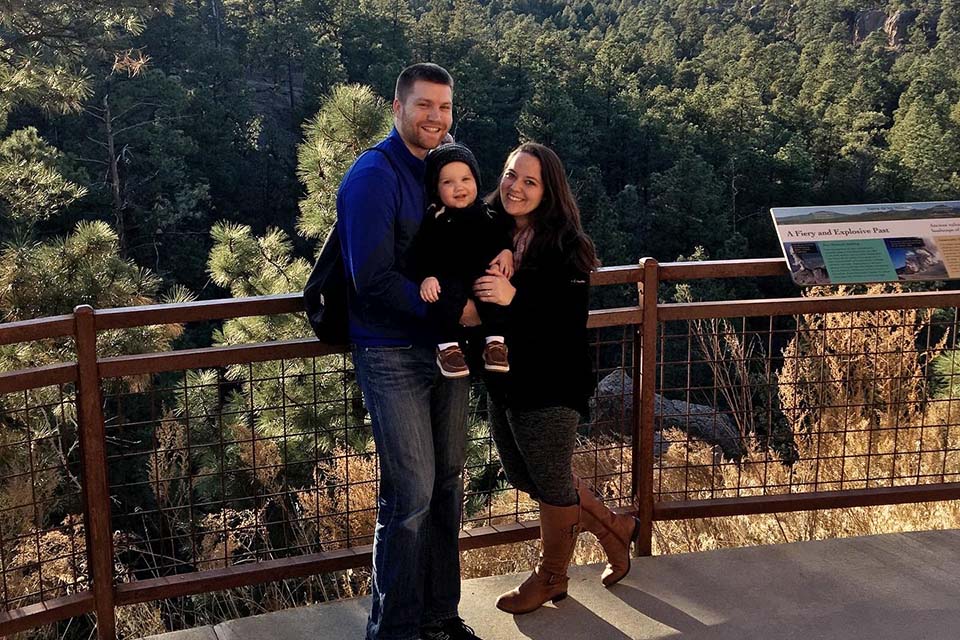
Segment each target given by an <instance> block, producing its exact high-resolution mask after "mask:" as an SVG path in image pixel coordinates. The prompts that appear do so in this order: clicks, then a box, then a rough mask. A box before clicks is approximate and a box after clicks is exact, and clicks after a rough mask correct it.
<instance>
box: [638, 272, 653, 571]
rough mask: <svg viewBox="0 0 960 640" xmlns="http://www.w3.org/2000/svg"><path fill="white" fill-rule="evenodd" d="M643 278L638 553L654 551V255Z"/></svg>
mask: <svg viewBox="0 0 960 640" xmlns="http://www.w3.org/2000/svg"><path fill="white" fill-rule="evenodd" d="M640 264H641V265H642V266H643V282H642V283H640V284H639V285H638V288H639V296H640V306H641V308H642V313H643V324H642V326H641V327H640V328H639V330H638V331H637V332H636V333H635V335H634V352H633V366H634V371H633V443H634V444H633V492H634V493H633V495H634V496H635V501H636V503H637V509H638V516H639V518H640V537H639V538H638V540H637V553H638V554H639V555H641V556H649V555H651V554H652V553H653V442H654V438H653V432H654V415H655V410H656V407H655V406H654V405H655V395H656V389H657V289H658V287H659V285H660V265H659V264H658V263H657V261H656V260H654V259H653V258H644V259H643V260H641V261H640Z"/></svg>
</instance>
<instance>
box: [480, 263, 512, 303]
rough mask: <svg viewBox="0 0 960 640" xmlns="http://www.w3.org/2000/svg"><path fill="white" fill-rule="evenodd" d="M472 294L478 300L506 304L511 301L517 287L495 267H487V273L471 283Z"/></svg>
mask: <svg viewBox="0 0 960 640" xmlns="http://www.w3.org/2000/svg"><path fill="white" fill-rule="evenodd" d="M473 295H474V296H476V298H477V300H479V301H480V302H492V303H493V304H499V305H503V306H507V305H508V304H510V303H511V302H513V296H515V295H517V289H516V288H515V287H514V286H513V285H512V284H510V281H509V280H507V279H506V277H504V276H502V275H500V272H499V271H498V270H497V269H493V268H491V269H487V275H485V276H482V277H480V278H477V280H476V281H475V282H474V283H473Z"/></svg>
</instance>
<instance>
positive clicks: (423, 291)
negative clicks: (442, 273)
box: [420, 276, 440, 302]
mask: <svg viewBox="0 0 960 640" xmlns="http://www.w3.org/2000/svg"><path fill="white" fill-rule="evenodd" d="M420 298H421V299H423V301H424V302H436V301H437V300H439V299H440V281H439V280H437V279H436V278H434V277H433V276H430V277H429V278H425V279H424V280H423V282H421V283H420Z"/></svg>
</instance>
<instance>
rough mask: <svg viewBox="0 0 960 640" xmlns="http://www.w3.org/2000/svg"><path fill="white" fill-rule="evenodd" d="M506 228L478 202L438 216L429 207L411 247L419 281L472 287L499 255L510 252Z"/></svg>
mask: <svg viewBox="0 0 960 640" xmlns="http://www.w3.org/2000/svg"><path fill="white" fill-rule="evenodd" d="M508 224H512V221H510V220H508V219H505V218H504V217H503V216H500V215H497V214H496V213H495V212H494V210H493V209H491V208H490V207H488V206H487V205H486V204H484V203H483V202H482V201H480V200H477V201H475V202H474V203H473V204H472V205H470V206H468V207H465V208H463V209H454V208H452V207H443V208H442V209H441V210H440V214H439V215H437V211H436V209H435V208H434V207H433V206H431V207H429V208H428V209H427V214H426V216H425V217H424V219H423V224H422V225H421V226H420V231H419V232H418V234H417V238H416V240H415V241H414V245H413V247H414V249H413V255H414V261H415V265H416V266H415V268H416V269H417V271H419V274H418V275H419V277H420V278H421V279H423V278H426V277H427V276H433V277H435V278H438V279H439V280H441V281H444V280H460V281H463V282H465V283H471V284H472V283H473V281H474V280H475V279H476V278H479V277H480V276H482V275H483V274H484V272H485V271H486V269H487V265H489V264H490V262H491V261H492V260H493V259H494V258H495V257H497V254H498V253H500V252H501V251H503V250H504V249H512V248H513V247H512V242H511V237H510V230H509V226H508Z"/></svg>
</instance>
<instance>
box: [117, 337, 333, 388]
mask: <svg viewBox="0 0 960 640" xmlns="http://www.w3.org/2000/svg"><path fill="white" fill-rule="evenodd" d="M346 349H347V348H346V347H345V346H342V345H328V344H325V343H323V342H320V341H318V340H317V339H316V338H304V339H302V340H285V341H282V342H279V341H278V342H264V343H261V344H247V345H236V346H229V347H208V348H204V349H185V350H183V351H170V352H164V353H147V354H142V355H136V356H115V357H112V358H103V359H101V360H100V361H99V364H100V377H101V378H119V377H122V376H136V375H143V374H145V373H162V372H165V371H182V370H184V369H200V368H203V367H225V366H228V365H232V364H245V363H248V362H265V361H267V360H288V359H293V358H313V357H318V356H325V355H330V354H334V353H344V352H345V351H346Z"/></svg>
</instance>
